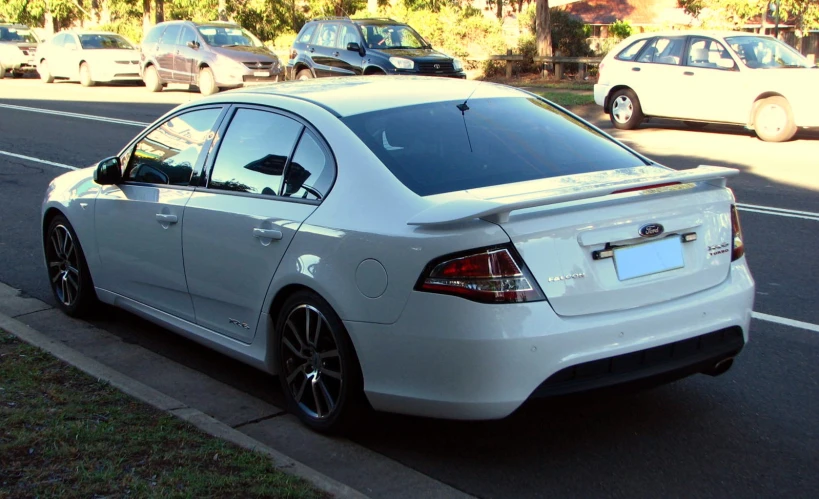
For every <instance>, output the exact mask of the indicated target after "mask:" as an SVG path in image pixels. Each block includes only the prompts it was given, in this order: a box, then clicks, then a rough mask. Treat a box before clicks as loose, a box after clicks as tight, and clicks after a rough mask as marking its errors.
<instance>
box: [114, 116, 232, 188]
mask: <svg viewBox="0 0 819 499" xmlns="http://www.w3.org/2000/svg"><path fill="white" fill-rule="evenodd" d="M221 112H222V110H221V109H202V110H199V111H191V112H189V113H185V114H181V115H179V116H176V117H173V118H171V119H170V120H168V121H166V122H165V123H163V124H162V125H160V126H159V127H158V128H156V129H154V130H153V131H152V132H151V133H149V134H148V135H147V136H146V137H145V138H144V139H142V140H140V141H139V142H138V143H137V145H136V148H135V149H134V153H133V155H132V156H131V158H130V161H128V168H126V170H125V175H124V177H125V179H126V180H129V181H131V182H146V183H149V184H166V185H188V183H189V182H190V180H191V176H192V174H193V169H194V168H195V167H196V162H197V160H198V159H199V154H200V153H201V152H202V145H203V144H204V143H205V140H206V139H207V137H208V134H209V133H210V131H211V129H212V128H213V125H215V124H216V119H217V118H219V113H221Z"/></svg>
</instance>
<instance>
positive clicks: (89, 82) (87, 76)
mask: <svg viewBox="0 0 819 499" xmlns="http://www.w3.org/2000/svg"><path fill="white" fill-rule="evenodd" d="M95 83H96V82H95V81H94V80H93V79H92V78H91V68H90V67H88V63H87V62H84V63H82V64H80V84H81V85H82V86H84V87H93V86H94V84H95Z"/></svg>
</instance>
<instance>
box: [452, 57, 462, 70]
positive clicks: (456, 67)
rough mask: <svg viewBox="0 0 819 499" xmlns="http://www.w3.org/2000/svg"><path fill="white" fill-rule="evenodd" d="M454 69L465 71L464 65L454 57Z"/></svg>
mask: <svg viewBox="0 0 819 499" xmlns="http://www.w3.org/2000/svg"><path fill="white" fill-rule="evenodd" d="M452 69H454V70H455V71H463V70H464V65H463V64H461V61H459V60H458V59H452Z"/></svg>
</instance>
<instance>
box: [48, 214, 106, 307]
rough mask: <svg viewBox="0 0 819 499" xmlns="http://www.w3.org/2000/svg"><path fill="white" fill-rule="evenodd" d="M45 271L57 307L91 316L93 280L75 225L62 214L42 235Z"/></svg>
mask: <svg viewBox="0 0 819 499" xmlns="http://www.w3.org/2000/svg"><path fill="white" fill-rule="evenodd" d="M43 243H44V248H45V259H46V270H47V271H48V280H49V285H50V286H51V292H52V294H53V295H54V299H55V300H56V301H57V306H58V307H59V308H60V310H62V311H63V312H65V313H66V314H67V315H69V316H71V317H83V316H86V315H88V313H89V312H90V311H91V308H92V307H93V306H94V304H96V303H97V294H96V292H95V291H94V282H93V281H92V279H91V273H90V272H89V271H88V264H87V263H86V261H85V254H84V253H83V251H82V246H80V240H79V238H78V237H77V233H76V232H74V228H73V227H72V226H71V224H70V223H69V222H68V219H66V218H65V217H64V216H63V215H57V216H55V217H54V218H53V219H52V220H51V223H49V224H48V228H47V229H46V232H45V234H44V235H43Z"/></svg>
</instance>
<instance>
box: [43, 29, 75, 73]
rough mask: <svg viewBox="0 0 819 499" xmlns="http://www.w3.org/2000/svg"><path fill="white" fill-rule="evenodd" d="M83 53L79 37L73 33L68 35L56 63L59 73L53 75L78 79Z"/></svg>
mask: <svg viewBox="0 0 819 499" xmlns="http://www.w3.org/2000/svg"><path fill="white" fill-rule="evenodd" d="M81 51H82V47H81V46H80V43H79V41H78V40H77V37H76V36H74V34H72V33H66V34H65V38H64V39H63V47H62V49H60V51H59V52H60V53H59V55H58V56H57V57H56V61H55V62H56V63H57V68H58V71H59V72H58V73H53V74H54V75H55V76H57V75H59V76H62V77H63V78H76V77H77V76H78V74H79V68H80V64H79V58H80V52H81ZM52 59H55V58H52ZM49 64H50V63H49Z"/></svg>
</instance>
